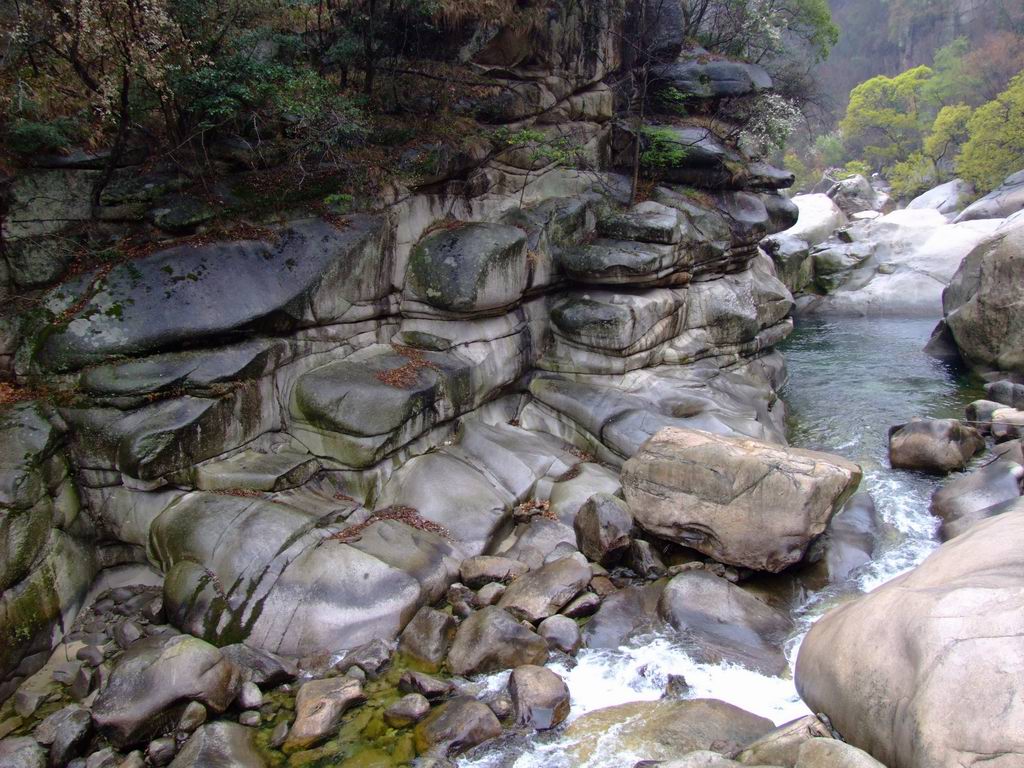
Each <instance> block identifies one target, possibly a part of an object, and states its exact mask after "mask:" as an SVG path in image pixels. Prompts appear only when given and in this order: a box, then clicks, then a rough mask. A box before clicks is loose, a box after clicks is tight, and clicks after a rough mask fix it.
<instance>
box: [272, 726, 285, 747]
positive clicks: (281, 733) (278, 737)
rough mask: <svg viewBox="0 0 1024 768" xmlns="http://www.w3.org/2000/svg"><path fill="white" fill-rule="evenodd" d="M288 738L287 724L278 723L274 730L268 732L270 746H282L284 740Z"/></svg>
mask: <svg viewBox="0 0 1024 768" xmlns="http://www.w3.org/2000/svg"><path fill="white" fill-rule="evenodd" d="M287 738H288V723H286V722H280V723H278V724H277V725H275V726H274V730H273V731H271V732H270V746H272V747H274V748H275V749H276V748H277V747H280V746H281V745H282V744H284V740H285V739H287Z"/></svg>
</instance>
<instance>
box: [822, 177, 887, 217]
mask: <svg viewBox="0 0 1024 768" xmlns="http://www.w3.org/2000/svg"><path fill="white" fill-rule="evenodd" d="M828 196H829V197H830V198H832V200H833V201H834V202H835V204H836V205H837V206H839V208H840V209H842V211H843V213H845V214H846V215H847V216H852V215H853V214H855V213H860V212H861V211H873V210H876V209H877V207H878V194H877V193H876V192H875V190H874V188H873V187H872V186H871V182H869V181H868V180H867V179H865V178H864V177H863V176H860V175H856V176H851V177H850V178H848V179H842V180H841V181H838V182H836V184H835V186H833V187H832V189H830V190H829V191H828Z"/></svg>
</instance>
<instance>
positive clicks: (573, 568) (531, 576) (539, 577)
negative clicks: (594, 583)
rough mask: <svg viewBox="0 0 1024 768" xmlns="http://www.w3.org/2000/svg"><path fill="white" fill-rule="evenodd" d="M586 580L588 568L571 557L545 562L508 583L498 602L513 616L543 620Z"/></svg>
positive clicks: (581, 589) (586, 582)
mask: <svg viewBox="0 0 1024 768" xmlns="http://www.w3.org/2000/svg"><path fill="white" fill-rule="evenodd" d="M589 583H590V568H588V567H587V566H586V565H583V564H582V563H580V562H579V561H578V560H576V559H575V558H572V557H564V558H562V559H560V560H555V561H554V562H551V563H548V564H547V565H545V566H544V567H543V568H540V569H539V570H537V571H533V572H532V573H528V574H526V575H525V576H521V577H520V578H519V579H517V580H516V581H514V582H512V584H511V585H510V586H509V588H508V589H506V590H505V594H504V595H502V596H501V600H499V601H498V607H499V608H503V609H505V610H506V611H508V612H509V613H511V614H512V615H513V616H515V617H516V618H520V619H525V620H527V621H529V622H531V623H537V622H539V621H543V620H544V619H546V618H547V617H548V616H553V615H554V614H556V613H558V612H559V611H560V610H561V609H562V608H563V607H565V606H566V605H567V604H568V603H569V601H570V600H572V599H573V598H574V597H576V595H578V594H579V593H580V592H582V591H583V589H584V588H585V587H586V586H587V584H589Z"/></svg>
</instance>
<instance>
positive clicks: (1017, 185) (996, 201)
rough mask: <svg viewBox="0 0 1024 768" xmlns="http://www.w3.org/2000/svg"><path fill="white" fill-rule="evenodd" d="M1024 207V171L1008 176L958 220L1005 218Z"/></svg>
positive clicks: (969, 207) (965, 211)
mask: <svg viewBox="0 0 1024 768" xmlns="http://www.w3.org/2000/svg"><path fill="white" fill-rule="evenodd" d="M1022 209H1024V171H1018V172H1017V173H1015V174H1013V175H1011V176H1008V177H1006V180H1005V181H1004V182H1003V183H1002V184H1001V185H1000V186H999V187H997V188H996V189H994V190H993V191H992V192H989V193H988V194H987V195H985V196H984V197H983V198H981V199H980V200H977V201H975V202H973V203H971V204H970V205H969V206H967V207H966V208H965V209H964V211H963V213H961V214H960V215H959V216H957V218H956V221H972V220H974V219H1005V218H1007V217H1009V216H1012V215H1013V214H1015V213H1016V212H1017V211H1020V210H1022Z"/></svg>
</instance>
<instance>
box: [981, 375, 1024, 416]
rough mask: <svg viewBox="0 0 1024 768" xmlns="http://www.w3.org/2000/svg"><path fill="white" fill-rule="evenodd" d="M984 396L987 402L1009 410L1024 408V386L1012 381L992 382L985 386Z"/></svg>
mask: <svg viewBox="0 0 1024 768" xmlns="http://www.w3.org/2000/svg"><path fill="white" fill-rule="evenodd" d="M985 394H986V395H987V396H988V398H989V400H994V401H995V402H996V403H1000V404H1002V405H1006V406H1009V407H1011V408H1018V409H1021V408H1024V384H1017V383H1016V382H1013V381H1007V380H1005V379H1004V380H1002V381H993V382H991V383H990V384H986V385H985Z"/></svg>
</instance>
